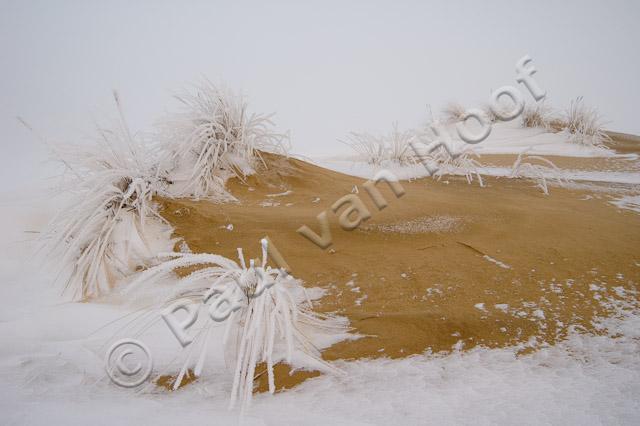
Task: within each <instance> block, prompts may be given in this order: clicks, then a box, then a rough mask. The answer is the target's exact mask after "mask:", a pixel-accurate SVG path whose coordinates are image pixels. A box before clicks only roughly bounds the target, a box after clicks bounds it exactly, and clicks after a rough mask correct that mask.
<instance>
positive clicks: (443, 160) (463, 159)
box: [433, 148, 484, 186]
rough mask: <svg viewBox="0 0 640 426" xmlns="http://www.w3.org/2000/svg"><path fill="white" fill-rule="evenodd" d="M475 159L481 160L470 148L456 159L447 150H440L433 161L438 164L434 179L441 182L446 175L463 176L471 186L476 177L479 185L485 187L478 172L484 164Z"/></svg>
mask: <svg viewBox="0 0 640 426" xmlns="http://www.w3.org/2000/svg"><path fill="white" fill-rule="evenodd" d="M473 157H476V158H479V157H480V156H479V155H478V154H476V153H475V152H474V151H473V150H472V149H469V148H468V149H466V150H465V151H463V152H461V153H460V155H458V156H457V157H456V158H453V157H451V156H450V155H449V153H448V152H446V150H444V149H443V148H440V149H438V150H437V151H436V155H435V156H433V161H435V162H436V163H437V164H438V170H437V171H436V172H435V173H434V174H433V177H434V178H436V179H438V180H441V179H442V177H443V176H445V175H462V176H464V177H465V178H466V179H467V183H469V184H471V183H472V182H473V179H474V175H475V177H476V178H477V179H478V184H479V185H480V186H484V182H483V180H482V176H481V175H480V172H479V171H478V168H480V167H482V164H481V163H480V162H479V161H478V160H476V159H475V158H473Z"/></svg>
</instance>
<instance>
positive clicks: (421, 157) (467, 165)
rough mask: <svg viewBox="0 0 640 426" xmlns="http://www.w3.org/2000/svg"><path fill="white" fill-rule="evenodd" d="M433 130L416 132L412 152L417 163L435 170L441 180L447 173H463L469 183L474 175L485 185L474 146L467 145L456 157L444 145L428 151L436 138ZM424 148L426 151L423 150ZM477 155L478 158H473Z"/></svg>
mask: <svg viewBox="0 0 640 426" xmlns="http://www.w3.org/2000/svg"><path fill="white" fill-rule="evenodd" d="M434 136H435V135H434V134H433V130H432V129H431V128H425V129H424V130H423V131H422V132H420V133H417V134H416V142H415V143H414V144H413V149H412V154H413V161H414V162H415V163H422V164H423V165H425V167H426V168H428V169H430V170H435V171H434V172H433V178H434V179H438V180H441V179H442V177H443V176H445V175H462V176H464V177H465V178H466V179H467V182H468V183H472V182H473V180H474V176H475V177H476V178H477V179H478V183H479V184H480V186H484V182H483V180H482V176H481V175H480V172H479V170H478V169H479V168H480V167H482V164H481V163H480V162H479V161H478V160H476V158H479V157H480V156H479V155H478V154H477V153H476V152H475V151H474V150H473V148H471V147H468V146H465V147H464V149H463V150H462V151H461V152H459V153H458V155H456V156H455V158H454V157H452V156H451V154H450V153H449V152H448V151H447V150H446V149H445V148H444V147H443V146H440V147H438V148H436V149H435V150H433V151H431V152H428V151H427V147H428V146H429V144H431V143H432V142H433V141H434V140H435V139H434ZM423 148H424V151H423V150H422V149H423ZM473 157H476V158H473Z"/></svg>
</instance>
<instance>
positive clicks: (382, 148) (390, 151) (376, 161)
mask: <svg viewBox="0 0 640 426" xmlns="http://www.w3.org/2000/svg"><path fill="white" fill-rule="evenodd" d="M414 138H415V132H413V131H412V130H400V129H399V127H398V123H393V127H392V129H391V131H390V132H389V133H388V134H386V135H382V136H376V135H372V134H370V133H366V132H351V133H350V134H349V135H348V136H347V139H346V140H345V141H343V143H345V144H346V145H348V146H350V147H351V148H352V149H353V150H354V151H355V152H357V153H358V154H359V155H360V157H361V158H362V159H363V160H364V161H366V162H367V163H368V164H372V165H375V166H380V165H383V164H396V165H401V166H406V165H411V164H415V161H414V159H413V155H412V154H413V153H412V150H411V145H410V143H411V142H412V141H413V140H414Z"/></svg>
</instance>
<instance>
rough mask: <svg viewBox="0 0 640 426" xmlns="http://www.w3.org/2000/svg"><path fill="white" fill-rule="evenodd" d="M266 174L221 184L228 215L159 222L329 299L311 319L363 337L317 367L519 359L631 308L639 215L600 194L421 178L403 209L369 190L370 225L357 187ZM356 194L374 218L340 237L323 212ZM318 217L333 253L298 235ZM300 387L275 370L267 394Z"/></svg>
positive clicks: (205, 213) (181, 211) (639, 263)
mask: <svg viewBox="0 0 640 426" xmlns="http://www.w3.org/2000/svg"><path fill="white" fill-rule="evenodd" d="M499 157H500V156H492V158H493V159H494V160H495V161H504V162H506V163H508V162H509V161H511V159H509V158H507V157H509V156H504V157H505V158H504V159H500V158H499ZM511 157H513V156H511ZM266 160H267V165H268V168H267V170H264V171H262V172H261V173H259V174H257V175H255V176H252V177H249V178H248V179H247V181H246V182H242V183H241V182H237V181H231V182H229V185H228V187H229V189H230V191H231V193H232V194H233V195H234V196H235V197H236V198H237V199H238V201H239V202H238V203H227V204H214V203H211V202H207V201H192V200H169V199H162V200H159V201H160V203H161V205H162V214H163V216H164V217H165V219H167V220H168V221H169V222H170V223H171V225H173V226H174V227H175V235H176V236H177V237H180V238H183V239H184V241H185V242H186V243H187V244H188V246H189V247H190V249H191V250H192V251H194V252H209V253H217V254H221V255H223V256H227V257H229V258H235V257H236V248H237V247H242V248H243V249H244V252H245V255H247V256H251V257H255V258H257V257H259V255H260V245H259V240H260V239H261V238H263V237H264V236H269V237H270V239H271V241H273V243H274V244H275V245H276V246H277V248H278V250H279V251H280V252H281V254H282V255H283V256H284V258H285V260H286V262H287V263H288V264H289V266H290V267H291V273H292V274H293V275H294V276H295V277H297V278H300V279H302V280H304V282H305V286H307V287H321V288H323V289H324V290H325V291H326V293H325V295H324V297H322V298H321V299H319V300H317V301H315V302H314V304H315V309H316V310H318V311H321V312H333V313H337V314H339V315H343V316H346V317H348V319H349V320H350V322H351V326H352V327H353V329H354V330H353V332H354V333H357V334H359V335H361V336H362V337H361V338H360V339H357V340H349V341H344V342H341V343H338V344H336V345H334V346H332V347H330V348H328V349H326V350H325V351H324V352H323V357H324V358H325V359H327V360H336V359H356V358H375V357H391V358H397V357H406V356H409V355H413V354H422V353H424V352H425V351H432V352H440V351H445V352H448V351H452V350H467V349H470V348H473V347H475V346H477V345H482V346H485V347H489V348H493V347H505V346H513V345H520V348H521V351H522V352H526V351H530V350H535V348H536V347H538V346H539V345H543V344H554V343H555V342H557V341H559V340H561V339H563V338H564V337H566V336H567V333H568V332H569V331H570V330H579V331H584V332H590V333H598V329H597V328H596V327H594V324H593V323H592V321H593V320H594V319H595V318H597V317H602V316H607V315H609V314H611V311H612V309H614V308H613V307H612V306H611V304H610V303H608V302H610V301H613V300H618V299H623V298H626V299H629V297H631V298H632V299H633V300H638V298H637V290H638V288H637V287H638V283H639V282H640V214H638V213H635V212H632V211H628V210H621V209H618V208H617V207H616V206H614V205H612V204H611V203H610V201H611V200H612V199H613V198H614V196H613V195H612V194H610V193H608V192H607V191H594V190H590V189H589V188H586V189H575V188H572V189H566V188H561V187H553V188H551V194H550V195H548V196H545V195H544V194H543V193H542V192H541V191H540V190H539V189H537V188H535V187H534V185H533V183H532V182H531V181H529V180H524V179H506V178H486V180H485V183H486V186H485V187H480V186H479V185H478V184H477V183H473V184H468V183H467V182H466V180H464V179H462V178H458V177H448V178H447V179H446V180H442V181H440V182H438V181H435V180H433V179H431V178H425V179H417V180H413V181H403V182H401V185H402V186H403V188H404V190H405V195H404V196H402V197H400V198H396V197H395V196H394V195H393V193H392V192H391V191H390V189H389V188H388V186H387V185H386V184H384V183H379V184H378V187H379V188H380V190H381V192H382V194H383V195H384V197H385V198H386V200H387V201H388V204H389V205H388V207H386V208H385V209H383V210H381V211H380V210H378V209H377V208H376V207H375V205H374V203H373V202H372V200H371V199H370V198H369V196H368V195H367V193H366V192H365V191H364V190H363V189H362V184H363V183H364V182H365V180H364V179H361V178H356V177H351V176H347V175H344V174H340V173H337V172H333V171H330V170H327V169H323V168H320V167H317V166H314V165H312V164H309V163H306V162H303V161H300V160H296V159H285V158H283V157H276V156H271V155H267V156H266ZM566 161H568V162H572V164H574V165H578V166H580V164H582V166H585V164H586V165H589V164H592V163H594V160H592V159H584V161H583V162H582V163H580V161H579V160H576V159H569V160H566ZM597 161H599V160H595V162H596V163H597ZM509 164H510V163H509ZM354 187H357V189H358V191H357V194H354V195H357V196H358V197H359V198H360V199H361V200H362V201H363V202H364V203H365V205H366V206H367V208H368V209H369V210H370V212H371V218H370V219H369V220H367V221H366V222H364V223H363V224H362V225H361V226H360V227H359V228H358V229H356V230H353V231H345V230H343V229H341V227H340V225H339V224H338V219H337V215H336V214H334V213H333V212H332V211H331V209H330V206H331V205H332V204H333V203H334V202H335V201H336V200H338V199H339V198H341V197H343V196H344V195H347V194H351V193H352V192H354V191H355V189H354ZM639 192H640V191H639ZM325 210H326V211H327V214H328V217H329V223H330V229H331V235H332V240H333V245H332V246H331V247H330V248H327V249H324V250H323V249H321V248H319V247H317V246H316V245H314V244H312V243H311V242H310V241H309V240H308V239H306V238H304V237H303V236H301V235H300V234H299V233H297V232H296V230H297V229H298V228H299V227H300V226H301V225H303V224H306V225H308V226H309V227H310V228H312V229H313V230H314V231H316V232H317V233H320V226H319V224H318V220H317V219H316V216H317V215H318V214H319V213H321V212H322V211H325ZM340 213H341V211H338V215H339V214H340ZM230 224H231V225H233V229H232V230H231V227H230V226H228V225H230ZM311 375H313V374H311ZM307 377H310V374H309V372H298V373H296V375H294V376H290V375H289V369H288V367H287V366H282V367H279V369H278V372H277V375H276V383H278V382H279V381H280V382H281V383H285V384H286V385H283V387H285V388H288V387H291V386H293V385H295V384H296V383H298V382H300V381H302V380H304V379H306V378H307ZM257 382H258V384H259V389H261V390H263V389H264V388H265V386H266V384H265V383H262V382H260V378H259V377H258V378H257Z"/></svg>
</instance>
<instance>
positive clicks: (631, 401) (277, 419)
mask: <svg viewBox="0 0 640 426" xmlns="http://www.w3.org/2000/svg"><path fill="white" fill-rule="evenodd" d="M498 135H499V133H498ZM532 138H533V139H535V137H533V136H532ZM545 149H550V148H549V146H546V148H545ZM345 164H346V163H345ZM358 167H360V166H358ZM419 167H421V166H419ZM607 173H609V172H607ZM23 195H24V194H23ZM25 197H26V198H23V199H22V200H17V199H16V198H15V196H14V197H11V198H9V197H2V198H0V199H2V200H10V201H9V202H6V201H5V202H4V203H3V204H1V205H0V209H1V213H0V232H2V235H3V237H4V239H3V241H2V242H1V243H0V249H1V250H2V251H1V253H2V256H1V257H0V283H1V284H0V298H2V300H3V301H4V304H3V309H2V310H1V311H0V342H1V343H2V344H1V345H0V378H1V380H0V395H1V396H2V398H0V412H2V423H3V424H34V425H50V424H65V425H86V424H95V425H103V424H104V425H114V424H118V425H129V424H131V425H138V424H153V425H175V424H198V423H199V424H212V423H213V424H221V425H226V424H238V422H239V416H240V414H239V412H238V411H237V410H235V411H229V410H228V409H227V407H228V403H229V393H230V390H231V387H232V377H231V375H229V374H228V373H229V370H228V369H227V367H226V365H225V361H224V354H223V353H222V352H221V351H215V350H212V351H210V354H208V356H207V362H206V365H205V374H204V376H203V377H202V378H201V380H198V381H197V382H196V383H193V384H191V385H189V386H187V387H185V388H184V389H180V390H178V391H175V392H172V393H168V392H165V391H160V390H158V389H157V388H155V387H154V386H144V387H143V388H142V389H138V390H131V389H124V388H120V387H118V386H116V385H114V384H112V383H111V382H110V381H109V379H108V378H107V376H106V373H105V370H104V354H105V351H106V348H107V347H108V343H109V342H110V338H111V337H112V336H113V330H114V329H113V324H112V322H113V321H115V320H117V319H120V318H122V317H123V316H125V315H127V314H130V313H132V312H135V311H136V310H137V309H139V308H140V307H141V306H142V305H143V304H144V303H143V302H144V301H145V300H147V301H148V299H145V294H144V291H142V290H141V293H139V294H138V293H136V297H135V298H134V300H133V301H130V302H129V303H128V304H122V303H116V302H117V301H118V299H117V297H114V298H112V299H109V300H105V301H104V302H101V303H69V302H68V299H67V298H66V297H63V296H61V294H60V290H61V289H60V288H58V287H55V286H53V282H54V279H53V278H54V277H52V276H51V275H50V274H49V273H48V270H46V269H44V268H42V267H40V265H38V264H37V262H34V259H37V257H36V256H35V248H36V245H35V243H34V240H35V238H37V236H38V234H37V231H38V230H41V229H43V227H44V225H45V224H46V222H47V221H48V219H49V218H50V217H52V213H53V210H54V207H55V206H54V205H52V204H51V202H50V201H49V200H48V199H46V198H44V197H33V196H32V197H28V196H26V195H25ZM639 201H640V200H638V197H637V196H633V197H626V196H625V197H623V198H622V199H619V200H617V201H614V202H613V203H614V204H616V205H617V206H619V207H621V208H622V207H623V204H624V205H626V206H627V205H628V206H631V207H632V208H633V207H634V205H635V207H636V208H637V206H638V202H639ZM636 211H637V210H636ZM25 231H29V232H25ZM32 231H35V232H36V233H34V232H32ZM184 251H185V252H187V251H188V247H186V245H185V247H184ZM638 265H640V263H639V264H638ZM346 285H347V286H348V287H351V288H352V289H353V290H352V291H354V292H355V291H356V290H355V289H356V287H355V282H354V281H353V280H351V281H349V282H347V283H346ZM147 290H148V291H153V292H155V293H159V294H162V292H163V289H162V288H158V289H147ZM432 290H433V291H432ZM592 290H593V291H599V290H600V288H599V287H594V288H593V289H592ZM614 291H615V292H616V294H617V295H618V296H619V297H627V294H626V293H625V291H624V289H623V288H621V287H620V288H618V289H617V290H616V289H615V288H614ZM432 292H433V293H434V294H435V293H442V291H441V290H439V289H429V290H428V295H429V296H431V295H432ZM322 293H323V290H320V289H313V290H311V291H309V296H310V297H311V298H314V299H315V298H317V297H320V296H321V295H322ZM156 297H160V296H158V295H156ZM629 297H635V296H629ZM364 300H366V295H363V296H362V297H360V298H359V299H357V300H356V302H355V303H356V305H359V304H361V303H363V301H364ZM475 307H476V308H477V309H480V310H486V307H485V304H484V303H477V304H476V305H475ZM494 307H495V309H497V310H500V311H502V312H504V313H508V311H509V305H507V304H496V305H494ZM532 309H533V308H532ZM514 312H515V311H514ZM521 312H522V313H523V314H524V315H527V313H526V312H524V311H521ZM532 316H534V317H536V318H539V319H543V316H544V314H543V313H542V311H540V310H539V309H533V310H532ZM109 324H111V326H108V325H109ZM105 326H108V327H107V328H103V327H105ZM598 326H599V328H602V329H603V330H605V331H607V330H608V331H607V332H606V333H604V334H603V335H599V336H593V335H583V334H578V333H572V334H570V335H569V336H568V338H567V340H566V341H564V342H562V343H560V344H558V345H555V346H547V347H542V348H540V349H538V350H537V351H534V352H532V353H530V354H527V355H517V352H518V351H519V350H520V349H521V348H522V347H521V346H520V347H512V348H502V349H488V348H483V347H478V348H475V349H472V350H469V351H462V349H463V347H464V341H462V340H459V341H458V343H456V345H455V347H456V348H457V349H458V350H457V351H454V352H453V353H450V354H447V355H444V354H432V353H425V354H423V355H417V356H411V357H408V358H405V359H395V360H392V359H388V358H380V359H375V360H357V361H348V362H346V361H338V362H335V363H334V366H335V367H338V368H339V369H340V370H342V371H343V372H344V374H343V375H328V374H327V375H323V376H321V377H317V378H314V379H311V380H308V381H306V382H304V383H303V384H302V385H300V386H298V387H296V388H294V389H292V390H290V391H287V392H283V393H279V394H276V395H268V394H260V395H256V396H255V398H254V401H253V405H252V408H251V409H250V410H249V411H248V412H247V413H245V415H244V418H243V419H242V420H243V424H246V425H268V424H291V425H299V424H302V425H325V424H333V425H371V424H375V425H377V424H380V425H382V424H400V423H401V424H407V425H414V424H415V425H422V424H445V425H447V424H474V425H475V424H514V423H518V424H567V425H584V424H629V425H632V424H637V419H638V418H640V402H639V401H640V356H638V353H640V315H638V314H637V312H635V313H634V312H627V313H623V316H622V317H621V318H616V319H603V320H601V321H600V324H598ZM222 329H223V328H222V327H220V329H219V330H214V333H213V339H214V340H215V339H222ZM503 331H505V332H506V329H505V330H503ZM129 337H133V336H129ZM144 339H145V343H149V346H150V348H151V352H152V353H153V355H154V361H155V365H156V366H157V367H158V368H159V369H160V370H158V372H164V373H168V372H172V373H175V371H176V368H175V366H176V364H175V363H174V364H173V368H169V366H171V365H172V364H171V362H172V358H173V356H174V355H175V354H176V350H177V349H178V348H179V344H178V343H177V342H176V341H175V339H174V338H173V336H172V335H171V334H170V331H169V330H168V329H167V328H166V326H165V325H164V324H162V323H159V324H157V325H156V326H154V327H151V328H150V329H149V330H148V331H147V333H146V334H145V337H144ZM321 343H322V344H321V346H324V345H327V344H330V342H329V341H327V342H321ZM530 343H531V344H534V343H535V342H530ZM382 353H383V352H382ZM284 413H286V416H285V415H284Z"/></svg>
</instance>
